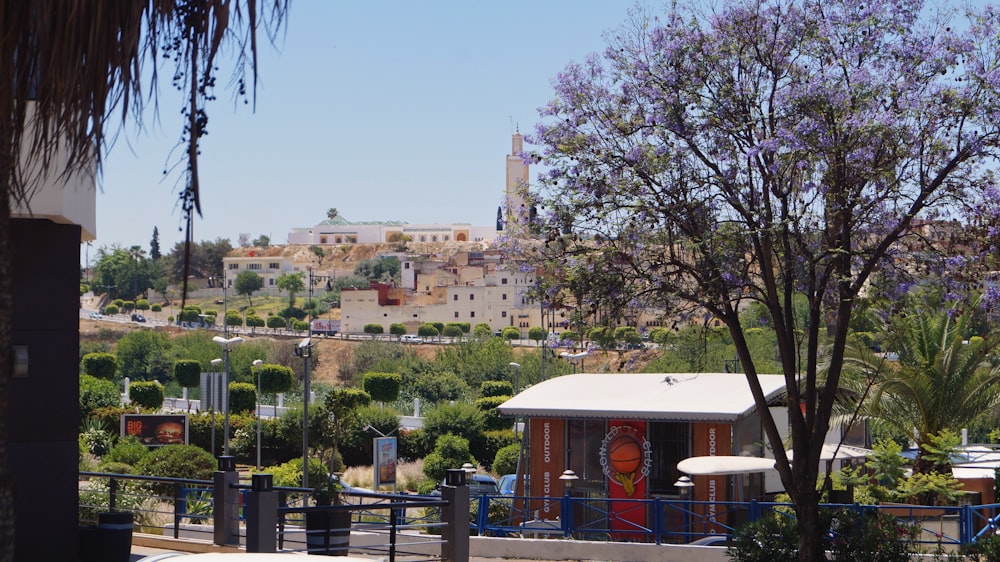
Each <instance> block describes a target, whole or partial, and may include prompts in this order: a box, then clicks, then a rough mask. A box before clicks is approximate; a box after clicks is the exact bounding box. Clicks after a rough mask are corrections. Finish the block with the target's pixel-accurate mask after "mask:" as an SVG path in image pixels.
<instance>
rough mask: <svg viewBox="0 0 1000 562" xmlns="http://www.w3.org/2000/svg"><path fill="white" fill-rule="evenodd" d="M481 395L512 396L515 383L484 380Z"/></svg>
mask: <svg viewBox="0 0 1000 562" xmlns="http://www.w3.org/2000/svg"><path fill="white" fill-rule="evenodd" d="M479 395H480V396H482V397H483V398H486V397H488V396H507V397H511V396H513V395H514V385H512V384H510V382H508V381H483V384H481V385H479Z"/></svg>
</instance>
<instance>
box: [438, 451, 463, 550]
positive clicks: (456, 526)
mask: <svg viewBox="0 0 1000 562" xmlns="http://www.w3.org/2000/svg"><path fill="white" fill-rule="evenodd" d="M441 499H443V500H445V501H446V502H448V505H447V506H445V507H444V508H442V510H441V522H442V523H444V528H443V530H442V531H441V539H442V540H443V541H444V542H443V544H442V545H441V560H443V561H444V562H469V487H468V486H467V485H466V482H465V471H464V470H462V469H460V468H459V469H452V470H449V471H448V474H447V476H446V477H445V481H444V486H442V487H441Z"/></svg>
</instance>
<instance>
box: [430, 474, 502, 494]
mask: <svg viewBox="0 0 1000 562" xmlns="http://www.w3.org/2000/svg"><path fill="white" fill-rule="evenodd" d="M467 484H468V485H469V497H470V498H476V497H479V496H481V495H483V494H486V495H489V496H495V495H497V494H499V493H500V488H498V487H497V481H496V480H495V479H494V478H493V477H492V476H490V475H489V474H473V475H471V476H470V477H469V479H468V480H467ZM443 485H444V482H442V483H440V484H438V485H437V486H436V487H435V488H434V491H433V492H431V495H432V496H440V495H441V486H443Z"/></svg>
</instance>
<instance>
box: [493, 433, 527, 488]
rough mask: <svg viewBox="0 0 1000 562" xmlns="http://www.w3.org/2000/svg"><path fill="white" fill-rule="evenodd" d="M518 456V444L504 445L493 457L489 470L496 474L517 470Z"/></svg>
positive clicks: (510, 472) (519, 450)
mask: <svg viewBox="0 0 1000 562" xmlns="http://www.w3.org/2000/svg"><path fill="white" fill-rule="evenodd" d="M520 456H521V445H520V444H518V443H511V444H510V445H505V446H503V447H501V448H500V450H499V451H497V454H496V455H495V456H494V457H493V468H492V469H491V470H493V472H495V473H497V474H513V473H514V472H516V471H517V459H518V457H520ZM522 493H523V491H522Z"/></svg>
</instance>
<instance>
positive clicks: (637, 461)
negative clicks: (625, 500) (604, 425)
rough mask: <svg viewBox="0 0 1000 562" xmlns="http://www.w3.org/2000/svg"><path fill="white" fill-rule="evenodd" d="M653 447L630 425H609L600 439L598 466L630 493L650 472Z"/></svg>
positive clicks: (627, 494)
mask: <svg viewBox="0 0 1000 562" xmlns="http://www.w3.org/2000/svg"><path fill="white" fill-rule="evenodd" d="M652 464H653V458H652V449H651V447H650V444H649V441H647V440H646V437H645V435H643V434H642V433H640V432H639V430H638V429H637V428H635V427H633V426H631V425H624V424H623V425H612V426H611V427H610V429H609V430H608V434H607V435H606V436H605V437H604V440H603V441H602V442H601V467H602V468H603V469H604V475H605V476H606V477H607V478H608V482H611V483H615V484H618V485H619V486H621V487H622V490H623V491H624V492H625V495H626V496H628V497H632V496H633V495H634V494H635V492H636V485H637V484H639V483H640V482H642V481H643V480H644V479H645V478H646V477H647V476H649V469H650V467H651V466H652Z"/></svg>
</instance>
